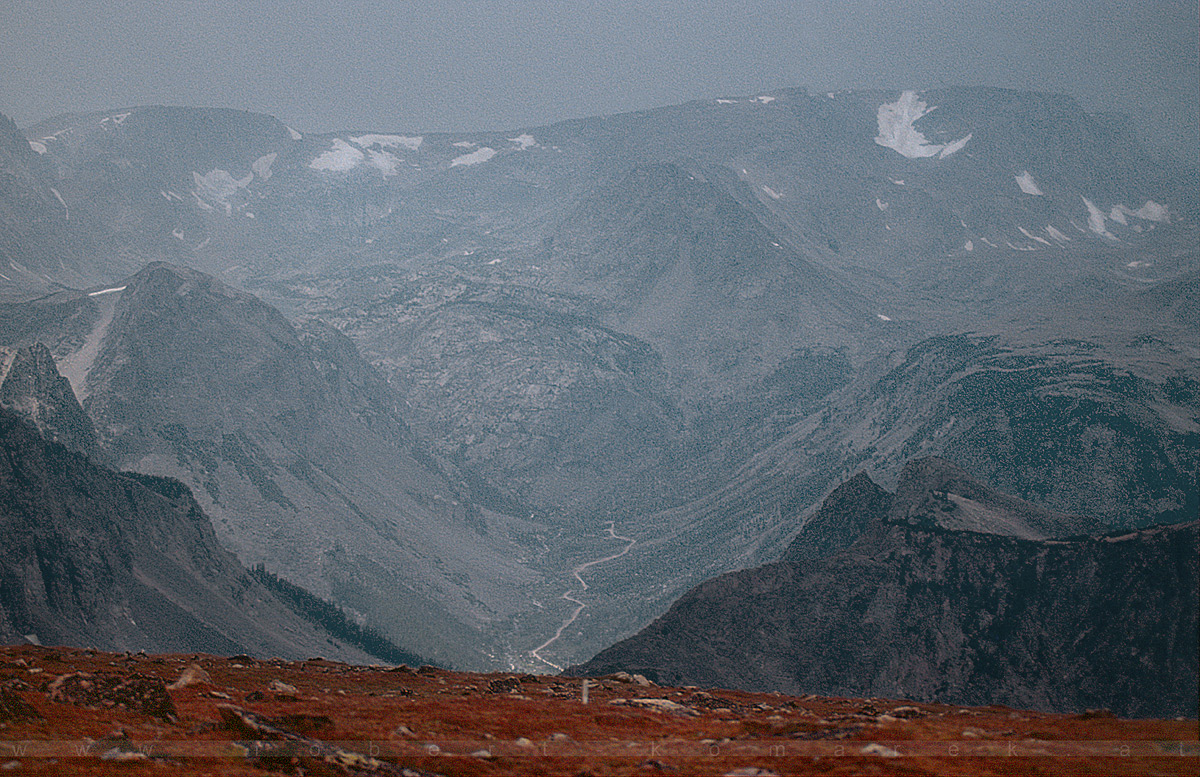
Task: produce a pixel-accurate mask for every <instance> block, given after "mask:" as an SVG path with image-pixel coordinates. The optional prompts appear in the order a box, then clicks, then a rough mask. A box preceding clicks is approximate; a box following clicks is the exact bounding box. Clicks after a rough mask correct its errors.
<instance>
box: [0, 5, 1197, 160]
mask: <svg viewBox="0 0 1200 777" xmlns="http://www.w3.org/2000/svg"><path fill="white" fill-rule="evenodd" d="M1198 41H1200V10H1198V4H1197V3H1196V2H1195V0H1187V1H1180V2H1168V1H1165V0H1138V1H1136V2H1135V1H1133V0H906V1H905V2H892V1H891V0H870V1H865V0H838V1H837V2H833V1H826V0H820V1H813V2H810V1H809V0H721V2H716V1H715V0H713V1H710V0H641V1H636V0H620V1H613V0H591V1H590V2H577V0H553V1H550V0H490V1H488V0H373V2H359V1H358V0H353V1H350V0H322V1H319V2H318V1H315V0H296V1H294V2H289V1H288V0H276V1H274V2H260V1H259V0H237V1H236V2H234V1H232V0H3V2H0V73H2V74H3V75H2V77H0V112H3V113H6V114H8V115H10V116H11V117H12V118H13V119H15V120H16V122H17V123H18V124H19V125H22V126H26V125H28V124H31V123H33V122H35V121H37V120H39V119H42V118H46V117H48V116H51V115H54V114H58V113H64V112H74V111H90V110H102V109H107V108H114V107H123V106H131V105H142V104H171V105H209V106H226V107H233V108H242V109H246V110H253V111H260V112H263V113H270V114H273V115H275V116H277V117H278V118H280V119H282V120H284V121H285V122H287V123H289V124H291V125H293V126H295V127H296V128H297V129H301V130H307V131H326V130H332V129H377V130H396V131H400V130H405V131H411V132H432V131H441V130H476V129H515V128H519V127H524V126H532V125H538V124H544V123H548V122H551V121H554V120H557V119H563V118H570V117H579V116H589V115H595V114H603V113H616V112H619V111H626V110H632V109H639V108H648V107H653V106H658V105H667V104H671V103H677V102H682V101H685V100H689V99H694V98H699V97H715V96H720V95H727V94H746V93H751V92H760V91H767V90H770V89H772V88H777V87H786V86H804V87H808V88H809V89H811V90H812V91H827V90H830V89H840V88H847V87H884V88H922V87H929V86H938V85H943V84H966V85H975V84H987V85H993V86H1005V87H1013V88H1026V89H1037V90H1043V91H1053V92H1066V93H1070V94H1073V95H1075V96H1076V97H1078V98H1079V99H1080V101H1081V102H1082V103H1083V104H1084V106H1085V107H1086V108H1088V109H1089V110H1093V111H1096V110H1117V111H1122V112H1127V113H1130V114H1132V115H1133V117H1134V121H1135V124H1136V125H1137V126H1138V128H1139V129H1140V130H1141V131H1142V132H1143V134H1144V135H1153V136H1157V137H1158V138H1159V139H1160V140H1159V142H1158V145H1162V146H1168V147H1171V148H1173V149H1174V150H1175V152H1176V153H1179V154H1186V155H1187V156H1188V158H1189V159H1192V160H1195V159H1196V149H1197V148H1200V54H1198ZM1147 139H1151V138H1147Z"/></svg>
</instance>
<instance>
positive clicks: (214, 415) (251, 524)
mask: <svg viewBox="0 0 1200 777" xmlns="http://www.w3.org/2000/svg"><path fill="white" fill-rule="evenodd" d="M46 306H49V307H50V308H51V310H50V311H49V312H47V311H45V310H42V308H44V307H46ZM17 307H18V308H20V309H24V310H26V311H28V315H26V316H21V315H20V310H13V311H10V313H11V314H12V316H11V317H12V319H13V320H18V321H23V322H28V321H30V320H34V321H37V320H43V321H45V322H46V324H45V326H44V327H43V328H42V330H41V331H40V332H36V333H35V332H29V331H24V332H12V333H10V335H9V336H10V341H15V342H16V344H22V343H24V342H26V341H30V340H32V339H42V340H45V341H46V342H49V343H51V347H52V350H53V351H54V352H55V355H56V357H57V358H58V360H59V363H60V364H62V365H63V367H64V372H66V373H67V375H68V377H70V378H71V379H72V380H73V382H74V383H75V386H76V390H77V392H78V393H79V394H80V395H81V396H83V397H84V402H83V404H84V407H85V408H86V410H87V411H88V414H89V415H90V417H91V418H92V420H93V421H94V422H95V424H96V428H97V430H98V432H99V437H100V440H101V443H102V445H103V447H104V448H105V450H106V451H107V452H108V455H110V456H111V457H112V459H113V460H115V461H116V462H117V463H118V465H119V466H120V467H121V468H122V469H130V470H136V471H139V472H146V473H151V474H158V475H168V476H171V477H176V478H179V479H180V480H182V481H184V482H185V483H187V484H188V485H189V486H190V487H191V488H192V489H193V490H194V491H195V493H196V494H197V498H198V499H199V500H200V503H201V504H202V505H203V507H204V509H205V511H206V512H209V514H211V515H212V516H213V519H214V525H215V528H216V531H217V536H219V537H220V538H221V540H222V542H223V543H225V544H226V546H227V547H229V548H231V549H233V550H234V551H236V552H237V553H238V554H239V556H240V557H241V559H242V560H243V561H244V562H245V563H247V564H256V563H259V562H264V563H266V564H267V566H268V567H269V568H270V569H271V570H272V571H275V572H277V573H279V574H281V575H283V576H284V577H286V578H288V579H290V580H292V581H295V582H297V583H300V584H302V585H304V586H305V587H307V588H309V589H310V590H313V591H314V592H316V593H318V594H320V595H323V596H332V597H333V598H334V599H335V601H337V602H338V603H340V604H342V605H344V606H348V607H351V608H352V609H353V610H355V611H358V612H361V613H364V614H365V615H366V617H367V618H368V622H369V623H371V624H372V625H374V626H376V627H377V628H379V629H381V630H383V631H385V632H386V633H389V634H392V635H394V636H395V638H396V639H397V640H399V641H400V642H401V644H403V645H404V646H406V647H408V648H409V649H412V650H415V651H417V652H422V653H424V654H425V655H429V656H430V657H431V658H433V659H435V660H441V661H450V662H453V663H463V664H470V663H474V664H479V663H482V662H485V661H487V660H492V659H486V658H484V657H483V651H485V650H488V649H489V648H488V640H487V638H486V637H485V636H483V635H481V633H480V632H481V630H482V629H484V628H485V627H486V626H487V624H488V623H489V622H491V621H492V620H495V619H500V618H504V617H508V616H509V615H510V614H511V612H512V611H513V608H519V607H521V606H527V605H526V599H527V596H528V592H529V587H530V586H531V585H536V584H537V581H538V579H539V575H538V573H536V572H533V571H532V570H530V569H529V568H527V567H524V566H522V565H521V564H520V563H519V562H517V561H514V560H513V558H514V556H515V555H517V553H518V552H519V551H520V548H519V546H517V545H514V543H513V541H512V540H511V539H510V535H509V530H510V529H513V528H517V529H518V530H520V527H519V526H515V524H514V525H509V524H508V523H506V519H504V518H503V517H502V516H498V515H495V514H492V513H488V512H484V511H481V510H480V508H478V507H475V506H474V505H471V504H470V503H469V502H466V501H465V496H464V493H465V491H463V490H461V489H460V488H459V487H458V486H455V485H453V484H452V483H451V482H450V480H449V479H448V477H447V475H446V472H445V471H444V470H443V469H442V468H441V467H440V466H439V465H437V464H436V463H435V462H434V461H433V460H431V459H430V458H429V457H428V456H427V455H426V454H424V453H423V451H422V449H421V446H420V445H419V444H418V443H417V441H416V440H415V438H414V437H413V436H412V435H411V434H410V433H409V432H408V430H407V429H406V427H405V425H404V422H403V420H402V419H401V418H400V416H399V414H398V412H397V408H396V399H395V397H394V395H393V394H392V393H391V392H390V390H389V389H388V387H387V385H386V383H385V382H384V381H383V380H382V379H381V378H380V377H379V376H378V375H377V374H376V373H375V372H374V371H373V370H372V369H371V368H370V367H369V366H368V365H366V364H365V363H363V362H362V361H361V359H360V357H359V356H358V355H357V352H356V351H355V349H354V348H353V346H352V345H351V344H350V343H349V342H348V341H346V340H345V338H343V337H342V336H341V335H339V334H337V333H336V332H334V331H332V330H330V329H328V328H322V327H319V326H317V325H315V324H314V325H311V326H309V327H307V328H306V330H305V331H304V332H299V331H297V330H296V329H294V328H293V327H292V326H291V325H290V324H289V323H288V322H287V321H286V320H285V319H284V318H283V317H282V316H281V315H279V313H278V312H276V311H274V310H273V309H271V308H270V307H268V306H266V305H264V304H263V303H261V302H259V301H258V300H257V299H255V298H254V297H251V296H249V295H247V294H244V293H241V292H236V291H234V290H232V289H230V288H228V287H226V286H224V285H223V284H220V283H219V282H217V281H215V280H214V279H212V278H210V277H208V276H205V275H203V274H200V273H197V272H194V271H191V270H185V269H183V268H179V267H173V266H169V265H165V264H156V265H151V266H149V267H147V268H146V269H145V270H143V271H142V272H140V273H138V274H137V275H135V276H133V277H131V278H128V279H126V280H125V281H123V282H122V284H121V286H119V287H115V288H114V289H111V290H103V291H102V292H100V293H93V294H90V295H79V296H78V297H76V298H75V299H70V300H65V301H62V302H59V301H57V300H50V301H47V302H45V303H37V304H31V305H26V306H17ZM52 312H57V313H59V314H62V315H61V316H60V317H59V318H57V319H53V318H51V316H50V313H52Z"/></svg>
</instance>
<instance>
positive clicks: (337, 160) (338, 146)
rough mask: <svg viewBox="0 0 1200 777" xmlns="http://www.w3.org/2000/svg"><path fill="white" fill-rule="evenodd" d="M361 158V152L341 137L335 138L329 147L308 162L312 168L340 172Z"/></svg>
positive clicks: (351, 166)
mask: <svg viewBox="0 0 1200 777" xmlns="http://www.w3.org/2000/svg"><path fill="white" fill-rule="evenodd" d="M362 160H363V152H362V151H359V150H358V149H357V148H355V147H354V146H352V145H350V144H349V143H347V142H346V141H344V140H342V139H341V138H335V139H334V141H333V143H332V144H331V146H330V149H329V150H328V151H326V152H325V153H324V154H321V155H320V156H319V157H317V158H316V159H314V160H313V161H311V162H309V163H308V166H309V167H310V168H311V169H313V170H325V171H328V172H334V173H342V172H345V171H347V170H350V169H352V168H353V167H354V166H355V165H357V164H358V163H359V162H361V161H362Z"/></svg>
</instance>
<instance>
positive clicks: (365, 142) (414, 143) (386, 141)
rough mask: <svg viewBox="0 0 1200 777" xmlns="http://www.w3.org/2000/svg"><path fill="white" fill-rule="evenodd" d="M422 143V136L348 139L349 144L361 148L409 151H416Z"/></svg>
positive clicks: (381, 136) (366, 136)
mask: <svg viewBox="0 0 1200 777" xmlns="http://www.w3.org/2000/svg"><path fill="white" fill-rule="evenodd" d="M424 141H425V136H424V135H418V136H416V137H409V136H407V135H358V136H356V137H353V138H350V142H351V143H356V144H358V145H360V146H362V147H363V148H371V147H372V146H380V147H382V148H407V149H408V150H409V151H416V150H417V149H419V148H420V147H421V144H422V143H423V142H424Z"/></svg>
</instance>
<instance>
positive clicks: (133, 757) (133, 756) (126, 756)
mask: <svg viewBox="0 0 1200 777" xmlns="http://www.w3.org/2000/svg"><path fill="white" fill-rule="evenodd" d="M100 760H101V761H116V762H118V763H126V762H129V761H145V760H147V756H146V754H145V753H142V752H139V751H137V750H122V749H121V748H119V747H114V748H113V749H111V750H105V751H104V753H102V754H101V755H100Z"/></svg>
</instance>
